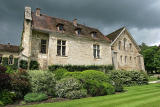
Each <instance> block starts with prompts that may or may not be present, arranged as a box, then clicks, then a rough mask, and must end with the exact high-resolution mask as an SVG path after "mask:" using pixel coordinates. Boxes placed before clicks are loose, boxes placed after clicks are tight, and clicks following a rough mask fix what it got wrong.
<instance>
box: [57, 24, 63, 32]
mask: <svg viewBox="0 0 160 107" xmlns="http://www.w3.org/2000/svg"><path fill="white" fill-rule="evenodd" d="M57 30H58V31H59V32H63V31H64V25H63V24H61V23H59V24H57Z"/></svg>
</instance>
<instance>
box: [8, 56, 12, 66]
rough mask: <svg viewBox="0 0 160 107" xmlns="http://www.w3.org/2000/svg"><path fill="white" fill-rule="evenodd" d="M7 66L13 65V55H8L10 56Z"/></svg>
mask: <svg viewBox="0 0 160 107" xmlns="http://www.w3.org/2000/svg"><path fill="white" fill-rule="evenodd" d="M8 64H9V65H12V64H13V55H10V56H9V59H8Z"/></svg>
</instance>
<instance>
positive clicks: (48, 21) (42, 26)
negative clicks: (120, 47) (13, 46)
mask: <svg viewBox="0 0 160 107" xmlns="http://www.w3.org/2000/svg"><path fill="white" fill-rule="evenodd" d="M58 24H63V25H64V33H65V34H71V35H75V36H76V33H75V29H77V28H80V29H81V36H82V37H86V38H90V39H93V40H103V41H107V42H110V40H109V38H107V37H105V36H104V35H103V34H102V33H101V32H100V31H99V30H98V29H95V28H91V27H88V26H85V25H82V24H77V27H76V26H74V25H73V23H72V22H71V21H67V20H64V19H60V18H55V17H51V16H47V15H44V14H41V15H40V16H36V14H35V13H34V12H32V28H33V29H38V30H42V31H50V32H56V31H57V28H56V26H57V25H58ZM91 32H97V37H96V38H93V37H91Z"/></svg>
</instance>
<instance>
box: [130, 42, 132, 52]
mask: <svg viewBox="0 0 160 107" xmlns="http://www.w3.org/2000/svg"><path fill="white" fill-rule="evenodd" d="M129 49H130V51H132V44H131V43H130V44H129Z"/></svg>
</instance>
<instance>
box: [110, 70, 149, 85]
mask: <svg viewBox="0 0 160 107" xmlns="http://www.w3.org/2000/svg"><path fill="white" fill-rule="evenodd" d="M108 75H109V77H110V79H111V80H112V81H113V82H114V83H115V84H122V85H125V86H132V85H143V84H148V76H147V74H146V73H144V72H142V71H141V72H140V71H118V70H113V71H110V72H108ZM117 82H119V83H117Z"/></svg>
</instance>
